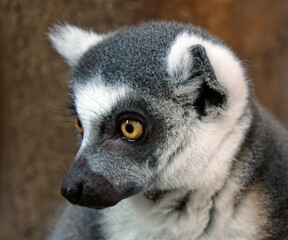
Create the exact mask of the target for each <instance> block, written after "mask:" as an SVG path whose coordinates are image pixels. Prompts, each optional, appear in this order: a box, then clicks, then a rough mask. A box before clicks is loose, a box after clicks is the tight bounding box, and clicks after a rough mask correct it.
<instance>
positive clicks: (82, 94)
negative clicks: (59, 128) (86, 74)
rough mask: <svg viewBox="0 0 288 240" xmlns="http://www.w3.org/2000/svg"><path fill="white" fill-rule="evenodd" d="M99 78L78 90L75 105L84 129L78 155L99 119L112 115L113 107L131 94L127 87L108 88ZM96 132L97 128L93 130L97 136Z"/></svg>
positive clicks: (79, 87)
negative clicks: (105, 115)
mask: <svg viewBox="0 0 288 240" xmlns="http://www.w3.org/2000/svg"><path fill="white" fill-rule="evenodd" d="M98 78H99V79H98V80H97V81H90V82H89V83H87V84H84V85H79V86H78V87H77V88H76V89H77V91H76V92H75V105H76V110H77V113H78V115H79V119H80V121H81V123H82V126H83V129H84V135H83V140H82V143H81V147H80V150H79V151H78V154H80V153H81V151H82V149H83V147H84V146H85V145H86V143H87V141H88V139H89V133H91V131H92V130H91V127H92V125H95V124H97V123H99V119H100V118H101V117H102V116H103V115H104V114H106V113H107V114H108V113H110V112H111V110H112V108H113V106H115V104H116V103H117V102H119V100H120V99H121V98H123V97H124V96H125V95H126V94H127V93H128V92H129V90H128V88H127V87H126V88H125V87H121V86H119V87H117V86H114V87H107V86H105V84H104V83H102V82H101V76H98ZM95 82H96V83H95ZM97 83H98V84H97ZM95 131H97V128H93V133H94V134H97V132H95Z"/></svg>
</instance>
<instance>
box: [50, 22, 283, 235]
mask: <svg viewBox="0 0 288 240" xmlns="http://www.w3.org/2000/svg"><path fill="white" fill-rule="evenodd" d="M48 35H49V38H50V41H51V42H52V45H53V46H54V48H55V49H56V50H57V51H58V53H59V54H60V55H61V56H62V57H64V59H65V60H66V61H67V63H68V64H69V65H70V67H71V80H70V96H71V100H72V106H73V107H72V112H73V114H74V115H75V118H76V127H77V129H78V130H79V134H81V136H82V140H81V145H80V148H79V151H78V153H77V154H76V156H75V159H74V160H73V162H72V163H71V165H70V167H69V169H68V172H67V175H66V177H65V179H64V182H63V185H62V188H61V192H62V195H63V196H64V197H65V198H67V199H68V201H69V202H71V203H72V204H68V205H66V206H65V207H64V209H63V211H62V213H61V214H60V216H59V218H58V221H57V223H56V225H55V228H54V229H53V230H52V232H51V234H50V235H49V237H48V238H47V239H49V240H66V239H67V240H68V239H69V240H74V239H75V240H76V239H77V240H80V239H81V240H82V239H83V240H92V239H93V240H96V239H97V240H100V239H102V240H119V239H121V240H141V239H143V240H161V239H165V240H174V239H180V240H256V239H257V240H260V239H261V240H264V239H265V240H268V239H269V240H272V239H275V240H276V239H277V240H283V239H288V134H287V131H286V130H285V129H284V128H283V127H282V126H281V125H280V124H279V123H278V122H277V121H276V120H274V118H273V117H272V116H271V115H270V114H269V113H267V111H266V110H264V109H263V107H261V105H260V104H259V103H258V102H257V100H255V97H254V93H253V88H252V84H251V82H250V80H249V77H248V74H247V73H246V70H245V67H244V65H243V63H242V62H241V61H240V60H239V59H238V57H237V56H236V55H235V54H234V53H233V51H232V50H231V49H230V48H228V47H227V46H225V45H224V44H223V43H222V42H221V41H220V40H218V39H217V38H215V37H213V36H211V35H210V34H208V33H207V32H205V31H204V30H202V29H200V28H198V27H194V26H192V25H188V24H187V25H186V24H181V23H177V22H148V23H143V24H140V25H137V26H132V27H124V28H121V29H119V30H116V31H112V32H109V33H107V34H97V33H95V32H93V31H88V30H84V29H81V28H78V27H76V26H71V25H67V24H63V25H57V26H55V27H54V28H53V29H52V30H51V31H50V33H49V34H48ZM77 205H79V206H77Z"/></svg>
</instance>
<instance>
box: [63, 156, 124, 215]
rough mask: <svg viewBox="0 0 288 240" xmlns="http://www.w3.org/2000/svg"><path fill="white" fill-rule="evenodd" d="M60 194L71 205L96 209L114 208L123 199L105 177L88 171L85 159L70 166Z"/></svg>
mask: <svg viewBox="0 0 288 240" xmlns="http://www.w3.org/2000/svg"><path fill="white" fill-rule="evenodd" d="M61 194H62V195H63V196H64V197H65V198H66V199H67V200H68V201H70V202H71V203H73V204H78V205H81V206H85V207H92V208H96V209H101V208H105V207H110V206H114V205H115V204H116V203H118V202H119V201H120V200H121V199H122V198H123V196H122V195H123V194H120V193H119V192H118V191H117V190H116V189H115V187H114V186H113V184H111V183H110V182H109V181H108V180H107V178H106V177H104V176H103V175H101V174H99V173H95V172H92V171H91V170H90V168H89V167H88V166H87V164H86V161H85V159H79V160H77V161H75V162H73V163H72V164H71V166H70V167H69V170H68V172H67V174H66V177H65V179H64V182H63V184H62V188H61Z"/></svg>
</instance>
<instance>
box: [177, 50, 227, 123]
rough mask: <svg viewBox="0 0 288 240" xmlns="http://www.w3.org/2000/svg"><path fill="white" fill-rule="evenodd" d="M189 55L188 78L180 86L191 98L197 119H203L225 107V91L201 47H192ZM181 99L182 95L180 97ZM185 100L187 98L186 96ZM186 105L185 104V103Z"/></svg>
mask: <svg viewBox="0 0 288 240" xmlns="http://www.w3.org/2000/svg"><path fill="white" fill-rule="evenodd" d="M189 53H190V55H191V62H192V64H191V69H190V74H189V78H188V79H185V80H184V81H183V82H182V83H181V84H180V85H181V89H185V91H184V92H185V94H189V95H191V96H193V97H192V98H190V99H191V100H192V99H193V103H191V102H190V103H189V105H190V106H191V104H192V105H193V107H194V108H195V110H196V111H197V113H198V115H199V117H200V118H201V117H204V116H207V115H209V114H211V113H212V112H219V110H220V109H223V108H224V107H225V106H226V103H227V99H228V92H227V90H226V89H225V88H224V87H223V86H222V85H221V84H220V83H219V81H218V80H217V78H216V75H215V72H214V69H213V67H212V66H211V64H210V61H209V59H208V57H207V55H206V51H205V48H204V47H203V46H202V45H194V46H192V47H190V48H189ZM181 96H182V97H184V96H183V94H182V95H181ZM185 99H186V100H187V99H189V97H187V96H186V98H185ZM186 105H187V103H186Z"/></svg>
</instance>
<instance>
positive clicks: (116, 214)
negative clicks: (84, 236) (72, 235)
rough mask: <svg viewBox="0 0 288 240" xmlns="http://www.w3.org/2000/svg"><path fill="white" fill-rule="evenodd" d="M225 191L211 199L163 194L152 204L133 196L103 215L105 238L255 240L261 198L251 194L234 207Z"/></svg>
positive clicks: (193, 194)
mask: <svg viewBox="0 0 288 240" xmlns="http://www.w3.org/2000/svg"><path fill="white" fill-rule="evenodd" d="M229 188H230V186H226V188H225V189H224V191H225V192H224V193H220V194H219V195H218V196H214V197H212V198H209V197H207V194H205V193H204V192H200V191H195V192H188V193H187V192H184V191H183V192H181V191H178V192H177V193H175V192H173V193H166V194H167V196H165V197H163V199H162V200H159V201H158V202H156V203H155V202H153V201H151V200H148V199H147V198H146V197H145V196H144V195H143V194H140V195H137V196H134V197H132V198H130V199H127V200H125V201H123V202H121V203H120V204H118V205H117V206H115V207H112V208H111V209H110V210H108V211H104V224H103V226H104V227H103V229H104V232H105V236H106V237H107V239H109V240H116V239H126V240H134V239H135V240H136V239H143V240H156V239H167V240H174V239H183V240H186V239H187V240H188V239H189V240H228V239H229V240H231V239H232V240H233V239H235V240H236V239H239V240H240V239H242V240H243V239H245V240H250V239H251V240H253V239H258V238H257V237H259V234H260V235H261V230H260V229H261V227H262V225H263V224H262V223H263V219H265V217H266V216H265V214H264V213H265V211H264V209H263V206H259V201H258V200H259V198H260V197H261V196H260V195H261V194H260V195H259V194H258V192H257V191H256V190H255V191H254V190H252V191H250V192H249V193H248V194H247V195H246V196H245V197H244V198H243V199H242V201H241V202H240V203H239V204H237V206H235V202H234V200H233V197H234V196H233V190H232V189H231V188H230V189H229ZM224 198H225V199H226V200H224ZM223 200H224V201H223ZM260 219H261V221H259V220H260ZM259 223H261V224H259Z"/></svg>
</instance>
